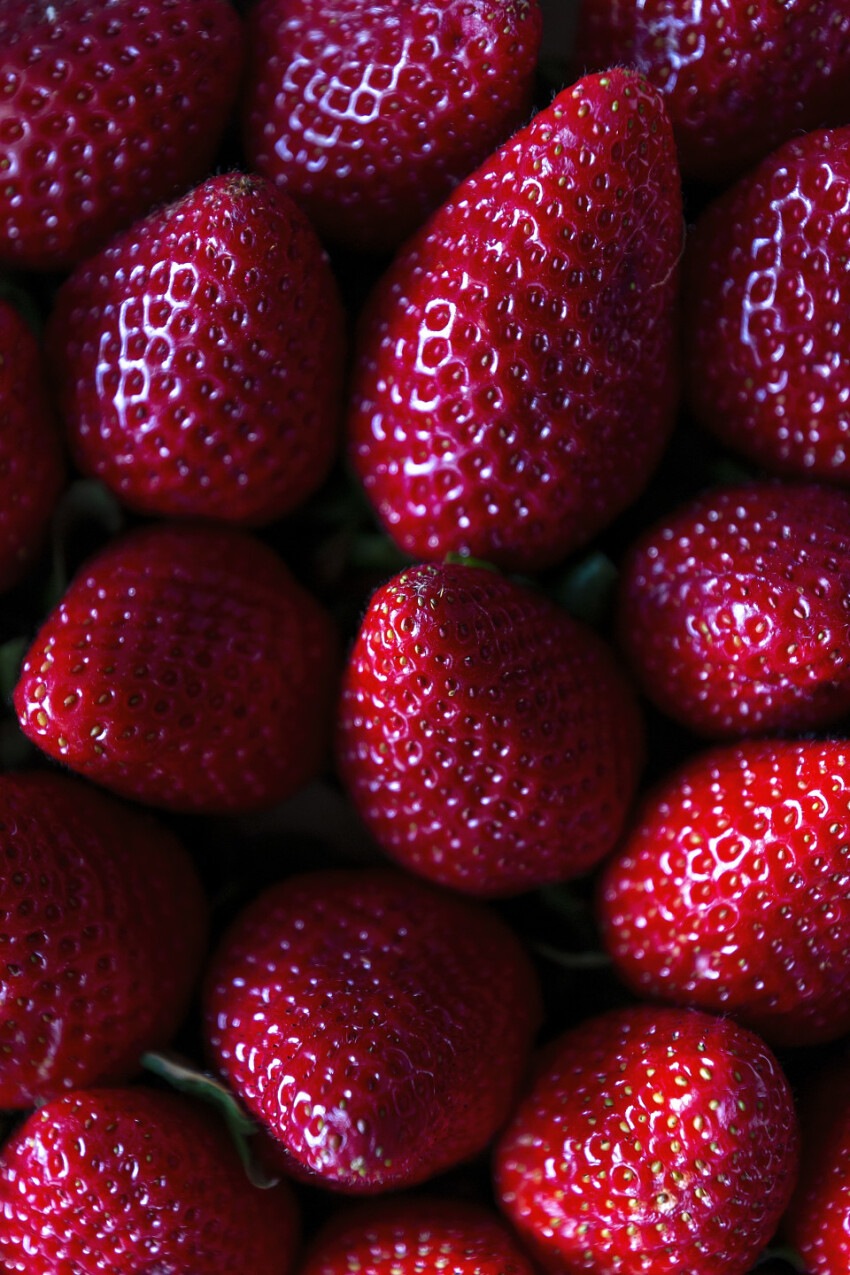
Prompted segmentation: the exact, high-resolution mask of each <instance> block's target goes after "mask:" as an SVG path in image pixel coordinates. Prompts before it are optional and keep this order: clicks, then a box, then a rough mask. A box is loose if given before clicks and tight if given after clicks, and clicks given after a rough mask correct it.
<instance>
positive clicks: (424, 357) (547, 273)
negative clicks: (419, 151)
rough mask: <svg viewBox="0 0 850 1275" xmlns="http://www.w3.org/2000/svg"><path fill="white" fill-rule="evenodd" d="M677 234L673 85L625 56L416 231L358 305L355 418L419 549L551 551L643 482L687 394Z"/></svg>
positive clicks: (394, 524)
mask: <svg viewBox="0 0 850 1275" xmlns="http://www.w3.org/2000/svg"><path fill="white" fill-rule="evenodd" d="M681 243H682V213H681V199H680V191H679V175H678V169H677V167H676V156H675V150H674V146H673V138H672V133H671V132H670V126H669V123H668V121H667V118H666V115H665V113H664V107H663V105H662V102H661V98H660V97H659V95H658V94H657V93H656V92H655V91H654V90H653V89H650V88H649V86H648V85H647V84H646V83H645V82H644V81H643V80H642V79H641V78H640V77H638V76H635V75H632V74H630V73H628V72H625V71H612V72H610V73H609V74H606V75H601V76H591V77H588V78H587V79H585V80H582V81H580V82H579V83H578V84H576V85H575V86H574V87H573V88H571V89H567V90H565V91H564V92H563V93H561V94H560V95H559V96H558V97H557V98H556V99H555V101H554V102H553V103H552V105H551V106H550V107H549V108H548V109H547V110H545V111H541V113H540V114H539V115H538V116H537V117H536V118H535V119H534V120H533V122H532V123H531V124H530V125H529V126H528V128H526V129H524V130H523V131H522V132H520V133H517V135H516V136H515V137H514V138H513V139H512V140H511V141H510V142H509V143H507V144H506V145H505V146H504V147H503V148H502V149H501V150H500V151H498V152H497V153H496V154H495V155H493V156H492V157H491V158H490V159H489V160H488V161H487V162H486V163H485V164H484V165H483V166H482V167H481V168H480V169H479V170H478V171H477V172H476V173H474V174H473V176H472V177H470V178H468V179H467V180H466V181H465V182H464V183H463V184H462V185H461V186H459V187H458V189H457V190H456V192H455V193H454V195H453V196H452V197H451V198H450V199H449V200H448V202H447V203H446V204H444V205H443V207H442V208H441V209H440V210H439V211H438V212H437V213H435V214H434V216H433V217H432V218H431V220H430V221H429V222H428V223H427V224H426V226H425V227H423V229H422V231H421V232H420V233H419V234H418V235H417V236H415V237H414V239H413V240H412V241H411V242H410V243H409V244H408V245H407V246H406V247H405V248H404V249H402V251H401V253H400V254H399V256H398V257H397V259H396V261H395V263H394V264H393V265H392V266H391V268H390V270H389V271H388V273H387V274H386V276H385V277H384V279H383V280H382V281H381V283H380V284H379V285H378V288H377V290H376V292H375V294H374V295H373V297H372V300H371V303H370V305H369V306H368V307H367V311H366V314H365V316H364V319H363V322H362V325H361V332H360V346H359V358H358V364H357V369H356V372H355V376H354V384H353V397H352V407H351V414H350V421H349V430H350V446H351V456H352V461H353V464H354V466H355V469H356V470H357V473H358V474H359V476H360V478H361V479H362V481H363V484H364V486H365V490H366V493H367V495H368V496H369V498H370V500H371V501H372V503H373V504H374V506H375V508H376V510H377V512H378V514H379V516H380V518H381V520H382V522H383V523H384V525H385V527H386V528H387V530H388V531H389V533H390V535H392V536H393V538H394V539H395V540H396V541H397V542H398V544H399V545H400V546H401V548H402V549H404V551H405V552H407V553H409V554H410V555H411V556H414V557H417V558H421V559H435V558H441V557H443V556H444V554H445V553H446V552H447V551H450V550H454V551H458V552H467V553H470V554H473V555H474V556H476V557H479V558H482V559H484V560H485V561H488V562H495V563H497V564H499V565H502V566H506V567H509V568H517V569H521V570H538V569H542V568H543V567H545V566H547V565H550V564H551V563H554V562H556V561H558V559H560V558H562V557H563V556H564V555H565V554H567V553H568V552H570V550H572V549H574V548H576V547H577V546H578V545H580V544H582V543H584V542H585V541H587V540H589V539H590V538H591V537H592V536H593V535H594V534H595V533H596V532H597V531H598V530H599V529H600V528H601V527H603V526H605V525H606V524H607V523H608V522H610V521H611V519H612V518H613V517H614V516H615V515H616V514H617V513H619V512H620V510H622V509H623V508H624V507H625V506H626V505H628V504H629V503H630V502H631V501H632V500H633V499H634V498H635V497H636V496H637V494H638V493H639V492H640V491H641V489H642V488H643V486H644V484H645V482H646V480H647V478H648V476H649V474H650V472H651V471H652V469H653V468H654V466H655V464H656V461H657V460H658V458H659V456H660V454H661V451H662V449H663V446H664V443H665V441H666V438H667V434H668V431H669V429H670V427H671V425H672V420H673V413H674V410H675V405H676V360H675V357H674V354H675V344H676V333H675V315H674V308H675V297H676V289H677V263H678V258H679V254H680V250H681ZM624 457H628V461H627V463H624Z"/></svg>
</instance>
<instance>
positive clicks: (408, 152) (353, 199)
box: [243, 0, 541, 252]
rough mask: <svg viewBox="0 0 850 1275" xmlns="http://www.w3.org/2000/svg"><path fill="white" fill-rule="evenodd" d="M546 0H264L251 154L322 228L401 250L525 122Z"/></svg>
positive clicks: (254, 43)
mask: <svg viewBox="0 0 850 1275" xmlns="http://www.w3.org/2000/svg"><path fill="white" fill-rule="evenodd" d="M540 36H541V15H540V8H539V5H538V0H406V3H404V4H400V3H399V2H398V0H368V3H364V0H261V2H260V3H259V4H257V5H256V7H255V8H254V9H253V10H252V11H251V16H250V20H249V53H248V72H247V75H246V92H245V100H244V107H243V109H244V134H245V149H246V153H247V156H248V160H249V162H250V164H251V166H252V167H253V168H255V169H256V170H257V171H258V172H261V173H265V174H266V175H267V176H268V177H271V178H273V179H274V180H275V181H276V182H277V183H278V184H279V185H280V186H281V187H283V188H284V189H285V190H286V191H287V192H288V194H290V195H292V197H293V198H294V199H295V200H296V201H297V202H298V203H299V204H300V205H301V206H302V207H303V208H304V209H305V210H306V211H307V213H308V214H309V216H310V219H311V221H312V222H313V224H314V225H315V226H316V227H317V228H318V229H319V231H320V233H321V234H322V235H324V236H327V237H328V238H329V239H333V240H336V241H337V242H339V243H342V244H346V245H347V246H348V247H351V248H357V249H360V250H361V251H363V250H365V251H373V252H375V251H377V252H391V251H392V250H393V249H394V248H396V247H397V246H398V245H399V244H400V243H401V242H402V241H403V240H404V239H406V238H407V237H408V235H410V234H412V233H413V231H414V230H416V229H418V227H419V226H420V225H421V224H422V222H423V221H424V220H425V218H426V217H427V215H428V214H429V213H430V212H432V211H433V209H434V208H436V207H437V205H438V204H440V203H442V202H443V200H444V199H445V198H447V196H448V195H449V194H450V192H451V190H452V188H453V187H454V186H455V185H456V184H457V183H458V182H459V181H460V180H461V179H462V178H463V177H466V176H467V175H468V174H469V173H471V172H472V170H473V169H474V168H476V167H477V165H478V164H479V163H481V161H482V160H484V159H485V158H486V157H487V156H488V155H489V154H490V152H491V151H493V150H495V148H496V147H497V146H498V145H499V144H500V143H501V142H503V141H504V140H505V138H506V137H507V136H508V135H509V134H510V133H511V132H513V130H514V129H515V128H518V127H519V125H520V124H521V123H523V122H524V118H523V117H524V116H525V115H526V113H527V112H528V110H529V109H530V106H531V91H532V84H533V79H534V69H535V61H536V58H537V52H538V48H539V45H540Z"/></svg>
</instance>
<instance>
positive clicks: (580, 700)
mask: <svg viewBox="0 0 850 1275" xmlns="http://www.w3.org/2000/svg"><path fill="white" fill-rule="evenodd" d="M642 744H643V737H642V729H641V722H640V717H639V713H638V709H637V705H636V703H635V699H634V695H633V693H632V691H631V688H630V687H629V685H628V683H627V682H626V680H625V678H624V677H623V675H622V673H621V672H620V670H619V668H618V667H617V666H616V664H615V662H614V659H613V657H612V655H611V653H610V652H609V651H608V649H607V647H606V646H605V644H604V643H603V641H602V640H601V639H600V638H599V637H597V635H596V634H595V633H594V632H593V631H592V630H591V629H589V628H586V627H585V626H584V625H582V624H580V623H579V622H578V621H577V620H573V619H572V618H571V617H570V616H569V615H567V614H566V612H563V611H560V610H559V609H558V608H557V607H556V606H554V605H553V604H552V603H551V602H549V601H548V600H547V599H546V598H545V597H543V596H542V595H540V594H537V593H533V592H532V591H531V590H530V589H527V588H525V587H524V586H522V585H520V584H515V583H514V582H513V581H511V580H508V579H505V578H504V577H502V576H498V575H496V574H494V573H493V572H492V571H487V570H484V569H482V568H480V567H475V566H465V565H452V564H444V565H436V564H434V565H425V566H418V567H411V568H410V569H409V570H406V571H403V572H402V573H401V574H400V575H398V576H396V577H395V579H393V580H391V581H390V582H389V584H387V585H385V586H384V587H383V588H382V589H379V590H378V592H377V593H376V594H375V596H374V597H373V599H372V601H371V603H370V605H369V609H368V611H367V613H366V616H365V618H364V621H363V624H362V626H361V629H360V633H359V636H358V638H357V642H356V644H355V646H354V649H353V651H352V653H351V657H350V660H349V663H348V666H347V669H346V671H345V674H344V678H343V694H342V702H341V708H340V713H339V718H338V749H337V751H338V755H339V765H340V772H341V775H342V777H343V779H344V781H345V783H346V785H347V787H348V790H349V792H350V793H351V795H352V797H353V799H354V803H355V805H356V806H357V808H358V810H359V811H360V814H361V816H362V817H363V818H364V819H365V821H366V823H367V825H368V827H369V828H370V830H371V832H372V833H373V835H374V836H375V838H376V840H377V841H378V843H379V844H380V846H381V847H382V848H383V849H384V850H385V851H386V853H387V854H389V855H391V856H392V857H393V858H395V859H397V860H399V861H400V862H401V863H402V864H404V866H405V867H407V868H410V869H412V870H413V871H414V872H419V873H421V874H423V875H424V876H427V877H431V878H432V879H433V880H435V881H438V882H441V883H442V884H444V885H450V886H453V887H454V888H456V889H461V890H465V891H468V892H470V893H473V894H480V895H499V894H516V893H518V892H519V891H521V890H530V889H532V888H534V887H536V886H539V885H544V884H549V883H552V882H555V881H560V880H564V879H565V878H567V877H570V876H576V875H578V874H579V873H582V872H585V871H587V869H588V868H590V867H592V866H593V865H594V864H595V863H597V862H598V861H599V860H600V859H601V858H602V857H603V856H604V855H605V854H607V853H608V851H609V850H610V849H611V848H612V847H613V845H614V843H615V841H616V839H617V837H618V835H619V833H620V831H621V828H622V825H623V822H624V819H625V817H626V813H627V811H628V808H629V805H630V803H631V800H632V797H633V796H634V792H635V787H636V785H637V780H638V775H639V772H640V767H641V762H642V759H643V758H642V753H643V748H642Z"/></svg>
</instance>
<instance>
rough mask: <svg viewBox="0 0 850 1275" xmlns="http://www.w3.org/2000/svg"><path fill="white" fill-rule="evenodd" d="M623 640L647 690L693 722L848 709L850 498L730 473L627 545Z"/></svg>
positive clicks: (776, 724) (794, 721)
mask: <svg viewBox="0 0 850 1275" xmlns="http://www.w3.org/2000/svg"><path fill="white" fill-rule="evenodd" d="M620 634H621V642H622V645H623V648H624V650H625V652H626V654H627V655H628V657H629V661H630V663H631V666H632V668H633V670H634V672H635V675H636V677H637V679H638V681H639V682H640V684H641V686H642V687H643V689H644V690H645V691H646V693H647V695H648V696H649V697H650V699H652V700H653V701H654V702H655V703H656V704H657V705H658V706H659V708H661V709H662V710H663V711H664V712H665V713H668V714H670V716H671V717H675V718H676V719H677V720H678V721H680V722H682V723H683V724H684V725H685V726H687V727H689V728H690V729H691V730H692V731H695V732H696V733H697V734H699V735H708V736H714V737H724V736H738V735H751V734H759V733H764V732H767V731H773V730H783V729H796V730H800V729H807V728H811V727H816V726H822V725H824V724H825V723H827V722H831V721H835V720H836V719H837V718H839V717H841V716H842V715H843V714H844V713H846V712H847V711H848V709H850V499H848V497H847V496H845V495H844V494H843V493H839V492H836V491H831V490H829V489H827V488H823V487H816V486H814V485H811V486H802V485H801V486H798V487H794V486H785V485H782V484H779V483H753V484H752V485H750V486H748V487H723V488H719V489H717V490H715V491H710V492H708V493H706V494H704V495H702V496H701V497H699V498H698V499H697V500H694V501H692V502H691V503H690V504H688V505H686V506H684V507H683V508H681V509H679V510H678V511H677V512H676V513H674V514H672V515H670V516H669V517H667V518H664V519H662V520H661V521H660V522H659V523H657V524H656V525H655V526H653V527H652V528H651V529H650V530H649V531H647V532H646V533H645V534H644V535H643V536H642V537H641V539H640V540H639V541H638V543H637V544H636V545H635V546H634V547H633V548H632V550H631V553H630V555H629V557H628V559H627V561H626V564H625V567H624V571H623V576H622V585H621V595H620Z"/></svg>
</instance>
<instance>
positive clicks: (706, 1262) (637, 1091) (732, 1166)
mask: <svg viewBox="0 0 850 1275" xmlns="http://www.w3.org/2000/svg"><path fill="white" fill-rule="evenodd" d="M797 1142H798V1137H797V1124H796V1118H795V1114H794V1107H793V1104H792V1100H791V1092H790V1089H789V1087H788V1083H787V1081H786V1079H785V1077H784V1076H783V1074H782V1071H781V1069H780V1067H779V1064H778V1062H777V1061H776V1059H775V1058H774V1057H773V1055H772V1054H771V1052H770V1050H769V1049H768V1047H767V1046H766V1045H765V1044H763V1042H762V1041H760V1040H759V1039H758V1038H757V1037H756V1036H753V1035H751V1034H750V1033H749V1032H747V1031H745V1030H744V1029H743V1028H741V1027H738V1026H736V1025H735V1024H734V1023H732V1022H729V1021H728V1020H723V1019H718V1018H712V1017H711V1016H710V1015H708V1014H701V1013H699V1012H697V1011H694V1010H675V1009H655V1008H652V1007H649V1006H637V1007H635V1008H631V1009H624V1010H613V1011H611V1012H610V1013H607V1014H604V1015H602V1016H601V1017H598V1018H593V1019H591V1020H589V1021H586V1022H584V1023H582V1024H581V1025H580V1026H579V1027H577V1028H575V1029H573V1030H572V1031H569V1032H567V1033H566V1034H565V1035H563V1036H561V1037H560V1038H558V1040H557V1041H555V1042H553V1044H552V1045H551V1046H550V1048H549V1054H548V1058H547V1060H546V1063H545V1066H543V1068H542V1070H541V1073H540V1075H539V1077H538V1079H537V1082H536V1084H535V1085H534V1087H533V1089H532V1091H531V1093H530V1094H529V1095H528V1097H526V1098H525V1099H524V1101H523V1102H522V1103H521V1104H520V1106H519V1108H518V1110H517V1112H516V1114H515V1116H514V1118H513V1120H512V1122H511V1124H510V1125H509V1126H508V1129H507V1130H506V1132H505V1134H504V1136H503V1138H502V1139H501V1141H500V1143H499V1146H498V1148H497V1153H496V1183H497V1190H498V1192H499V1196H500V1199H501V1202H502V1206H503V1207H504V1209H505V1211H506V1212H507V1214H508V1217H509V1218H510V1219H511V1221H512V1222H513V1223H514V1224H515V1226H517V1228H518V1229H519V1232H520V1235H521V1236H522V1237H524V1238H525V1239H526V1240H527V1241H528V1242H529V1243H530V1244H531V1245H532V1246H533V1251H535V1252H536V1253H538V1254H539V1256H540V1258H541V1260H542V1261H543V1262H544V1264H545V1265H546V1266H547V1268H548V1269H551V1270H557V1271H570V1272H573V1271H576V1272H578V1271H589V1272H594V1275H643V1273H644V1272H647V1271H652V1272H653V1275H668V1273H669V1275H719V1273H720V1272H722V1275H743V1272H745V1271H748V1270H749V1268H750V1266H751V1264H752V1262H753V1261H754V1259H755V1257H756V1256H757V1255H758V1253H759V1251H760V1249H761V1248H762V1246H763V1245H764V1244H765V1243H766V1241H767V1240H768V1239H769V1238H770V1237H771V1235H772V1233H773V1231H774V1229H775V1227H776V1224H777V1222H778V1221H779V1218H780V1216H781V1214H782V1211H783V1209H784V1208H785V1205H786V1203H787V1201H788V1198H789V1195H790V1193H791V1191H792V1189H793V1186H794V1180H795V1175H796V1169H797Z"/></svg>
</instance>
